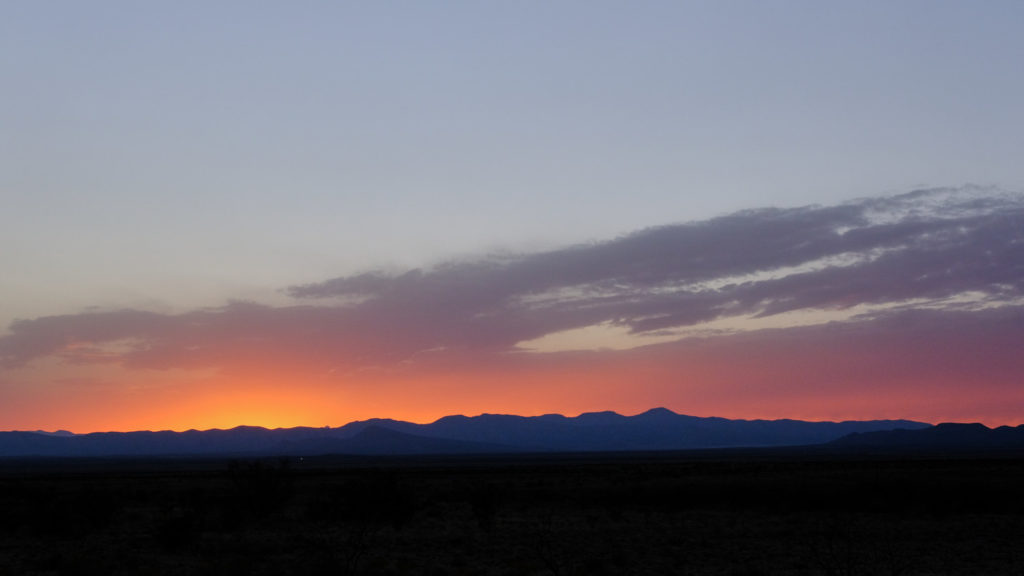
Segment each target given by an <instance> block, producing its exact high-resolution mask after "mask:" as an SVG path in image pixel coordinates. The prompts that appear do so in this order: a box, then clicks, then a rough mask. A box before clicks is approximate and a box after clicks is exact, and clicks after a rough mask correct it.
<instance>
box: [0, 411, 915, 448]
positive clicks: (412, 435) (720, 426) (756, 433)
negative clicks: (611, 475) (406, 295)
mask: <svg viewBox="0 0 1024 576" xmlns="http://www.w3.org/2000/svg"><path fill="white" fill-rule="evenodd" d="M928 428H931V425H930V424H926V423H922V422H914V421H910V420H871V421H845V422H805V421H800V420H729V419H725V418H713V417H712V418H702V417H696V416H687V415H683V414H677V413H675V412H672V411H671V410H668V409H665V408H655V409H652V410H648V411H647V412H644V413H642V414H637V415H635V416H623V415H621V414H617V413H615V412H589V413H584V414H580V415H579V416H576V417H566V416H562V415H559V414H546V415H543V416H529V417H527V416H513V415H503V414H482V415H479V416H472V417H469V416H446V417H444V418H441V419H439V420H437V421H435V422H432V423H430V424H415V423H411V422H403V421H399V420H390V419H379V418H378V419H371V420H363V421H356V422H351V423H349V424H346V425H344V426H340V427H336V428H332V427H324V428H309V427H297V428H277V429H273V430H270V429H266V428H260V427H253V426H239V427H237V428H232V429H229V430H221V429H213V430H203V431H199V430H188V431H185V432H172V431H160V432H152V431H139V432H94V433H90V434H70V433H67V432H64V431H61V432H59V433H46V432H41V431H39V432H0V457H24V456H48V457H97V456H165V455H166V456H170V455H175V456H188V455H216V454H232V455H290V456H300V455H320V454H354V455H392V454H393V455H405V454H485V453H488V454H494V453H514V452H523V453H525V452H591V451H594V452H596V451H636V450H690V449H705V448H730V447H770V446H800V445H813V444H824V443H828V442H833V441H837V440H839V439H840V438H843V437H847V436H849V435H851V434H860V435H861V436H860V437H862V438H873V437H872V436H864V434H871V433H877V432H885V431H893V430H904V431H914V430H923V429H928Z"/></svg>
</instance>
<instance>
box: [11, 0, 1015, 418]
mask: <svg viewBox="0 0 1024 576" xmlns="http://www.w3.org/2000/svg"><path fill="white" fill-rule="evenodd" d="M1021 22H1024V3H1022V2H1019V1H1016V0H1014V1H1006V2H1000V1H998V0H992V1H988V2H983V3H977V2H968V1H962V2H941V1H933V0H929V1H921V2H917V1H910V0H908V1H901V2H891V1H884V2H883V1H878V2H874V1H863V2H819V1H808V2H793V1H778V2H752V1H751V2H740V1H736V2H731V1H726V2H677V1H671V2H647V1H638V2H602V1H566V2H539V1H538V2H532V1H529V2H505V3H488V2H411V1H410V2H397V1H395V2H390V1H382V2H326V1H325V2H317V1H301V0H300V1H295V2H259V1H245V2H242V1H238V2H233V1H224V2H190V1H175V2H142V3H140V2H129V1H123V2H120V1H117V2H115V1H105V0H99V1H95V2H72V1H53V2H36V1H28V0H25V1H21V0H15V1H13V2H6V3H4V4H3V6H2V7H0V88H2V90H0V94H2V95H0V103H2V106H0V200H2V203H0V245H2V249H0V430H37V429H44V430H56V429H67V430H71V431H74V432H91V431H101V430H136V429H174V430H184V429H188V428H200V429H205V428H212V427H221V428H225V427H232V426H236V425H240V424H249V425H261V426H267V427H278V426H297V425H309V426H324V425H331V426H337V425H341V424H344V423H346V422H348V421H351V420H356V419H366V418H371V417H391V418H397V419H405V420H412V421H417V422H428V421H432V420H434V419H436V418H438V417H440V416H444V415H446V414H456V413H461V414H469V415H472V414H479V413H484V412H490V413H515V414H522V415H535V414H543V413H550V412H558V413H562V414H566V415H575V414H579V413H581V412H586V411H593V410H615V411H618V412H620V413H624V414H634V413H637V412H641V411H644V410H646V409H649V408H652V407H655V406H664V407H667V408H670V409H672V410H674V411H676V412H680V413H686V414H692V415H697V416H724V417H730V418H772V419H774V418H799V419H809V420H825V419H828V420H839V419H874V418H912V419H917V420H923V421H928V422H940V421H980V422H984V423H986V424H989V425H1001V424H1020V423H1024V161H1022V151H1024V106H1022V105H1021V102H1024V35H1022V34H1021V33H1020V29H1019V28H1020V23H1021Z"/></svg>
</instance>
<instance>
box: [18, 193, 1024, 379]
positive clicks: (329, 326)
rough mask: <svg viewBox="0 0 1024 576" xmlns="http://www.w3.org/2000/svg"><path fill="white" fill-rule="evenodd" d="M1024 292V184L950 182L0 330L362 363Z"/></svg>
mask: <svg viewBox="0 0 1024 576" xmlns="http://www.w3.org/2000/svg"><path fill="white" fill-rule="evenodd" d="M1022 292H1024V197H1022V196H1021V195H1018V194H1010V193H1001V192H998V191H992V190H981V189H974V188H965V189H939V190H924V191H918V192H913V193H909V194H904V195H900V196H894V197H886V198H868V199H863V200H858V201H855V202H850V203H847V204H843V205H839V206H829V207H818V206H811V207H803V208H793V209H777V208H766V209H758V210H750V211H745V212H739V213H736V214H731V215H728V216H723V217H720V218H715V219H712V220H707V221H703V222H692V223H685V224H675V225H668V226H660V227H656V228H650V229H645V230H640V231H638V232H635V233H633V234H630V235H627V236H624V237H621V238H616V239H612V240H608V241H604V242H596V243H591V244H585V245H578V246H571V247H568V248H564V249H560V250H553V251H546V252H537V253H528V254H515V255H509V254H503V255H487V256H481V257H479V258H476V259H467V260H460V261H451V262H447V263H443V264H441V265H438V266H436V267H433V268H429V269H416V270H409V271H406V272H404V273H398V274H387V273H383V272H369V273H364V274H359V275H351V276H342V277H338V278H334V279H330V280H326V281H324V282H319V283H315V284H306V285H298V286H293V287H290V288H288V289H287V293H288V294H289V295H290V296H292V297H293V298H294V299H295V302H296V304H295V305H292V306H283V307H271V306H264V305H259V304H253V303H244V302H236V303H231V304H228V305H226V306H223V307H219V308H211V309H203V310H195V311H192V312H188V313H184V314H177V315H168V314H158V313H154V312H145V311H138V310H114V311H105V312H88V313H83V314H72V315H64V316H51V317H43V318H36V319H31V320H22V321H18V322H15V323H14V324H12V325H11V327H10V333H9V334H7V335H5V336H3V337H0V359H2V362H3V364H4V365H5V366H7V367H16V366H23V365H25V364H26V363H27V362H30V361H31V360H33V359H35V358H41V357H46V356H58V357H61V358H63V359H64V360H65V361H70V362H89V363H120V364H122V365H124V366H126V367H129V368H152V369H163V368H182V367H197V368H198V367H231V366H236V365H243V364H245V363H247V362H248V363H251V362H254V361H256V360H257V359H259V358H260V357H270V356H273V357H274V358H278V359H280V360H279V361H281V362H285V363H287V364H290V365H296V366H298V365H302V366H306V367H309V368H313V369H328V368H338V367H343V368H345V369H354V368H359V367H364V366H380V365H390V364H397V363H401V362H408V361H410V360H411V359H415V358H417V357H418V356H419V355H422V354H431V353H436V352H438V351H448V352H452V353H456V352H457V353H459V354H464V353H473V352H474V351H476V352H480V353H483V352H487V353H505V352H513V351H515V352H516V353H517V354H522V353H523V352H522V349H520V348H517V345H519V344H521V343H524V342H529V341H531V340H535V339H538V338H541V337H544V336H546V335H551V334H555V333H559V332H563V331H566V330H573V329H581V328H586V327H592V326H599V325H604V326H607V325H612V326H618V327H621V328H622V329H624V330H625V331H628V332H630V333H632V334H635V335H644V334H664V333H665V332H666V331H668V332H669V333H671V332H672V331H678V330H685V329H691V328H694V327H700V326H701V325H703V324H704V323H708V322H711V321H715V320H722V319H729V318H735V319H739V320H740V322H739V323H738V324H737V325H738V326H740V327H742V319H744V318H751V317H760V318H765V317H773V316H782V315H785V314H792V313H798V312H808V311H834V310H861V309H867V310H870V313H871V315H872V318H874V319H875V321H878V320H879V319H880V318H882V317H884V316H886V315H888V314H897V313H904V312H905V311H906V309H907V308H911V309H913V308H924V307H926V308H928V309H929V310H931V311H932V312H942V311H952V310H957V311H959V312H960V313H963V312H964V311H965V310H967V311H970V310H978V311H980V310H983V309H987V308H993V307H1000V306H1011V305H1019V304H1020V303H1021V302H1022V296H1024V294H1022ZM857 307H860V308H857ZM865 307H866V308H865ZM863 319H864V318H863V317H861V320H863Z"/></svg>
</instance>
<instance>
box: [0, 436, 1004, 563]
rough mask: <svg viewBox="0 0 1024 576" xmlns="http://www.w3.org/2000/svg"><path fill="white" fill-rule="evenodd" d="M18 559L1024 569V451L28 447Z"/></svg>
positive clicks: (7, 548) (3, 495)
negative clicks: (103, 457)
mask: <svg viewBox="0 0 1024 576" xmlns="http://www.w3.org/2000/svg"><path fill="white" fill-rule="evenodd" d="M0 574H104V575H106V574H174V575H182V574H210V575H214V574H216V575H222V574H268V575H270V574H273V575H278V574H337V575H345V574H552V575H565V574H594V575H599V574H722V575H736V576H739V575H755V574H827V575H852V574H872V575H874V574H878V575H913V574H979V575H980V574H986V575H989V574H1024V459H1021V458H981V457H978V458H960V459H955V460H944V459H937V458H928V459H907V458H903V459H893V458H888V459H882V460H869V459H858V458H827V457H815V458H805V457H801V456H798V455H793V454H789V455H785V454H781V455H780V453H778V452H764V453H761V452H756V451H755V452H750V453H748V454H741V453H730V454H723V455H721V456H720V457H718V456H715V455H713V454H712V455H708V454H705V455H703V456H695V455H693V454H690V455H687V454H665V455H634V456H629V457H626V456H614V455H604V456H589V457H582V456H578V457H566V458H556V457H537V458H532V459H531V458H523V457H516V458H511V457H510V458H494V459H485V460H474V459H471V458H466V459H462V460H430V459H417V460H400V459H399V460H377V461H366V460H362V461H360V460H345V459H308V458H307V459H305V460H301V461H300V460H291V461H280V460H261V461H253V460H236V461H233V462H230V463H229V462H228V461H227V460H199V461H171V460H160V461H152V462H132V461H108V462H99V461H78V462H75V461H59V462H54V461H35V462H11V461H8V462H2V463H0Z"/></svg>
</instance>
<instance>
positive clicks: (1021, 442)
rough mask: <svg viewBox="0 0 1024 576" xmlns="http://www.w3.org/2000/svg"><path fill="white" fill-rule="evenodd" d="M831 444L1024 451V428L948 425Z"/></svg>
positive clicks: (851, 437)
mask: <svg viewBox="0 0 1024 576" xmlns="http://www.w3.org/2000/svg"><path fill="white" fill-rule="evenodd" d="M830 444H831V445H832V446H837V447H843V448H862V449H872V450H907V449H913V450H918V451H922V450H923V451H943V452H949V451H962V450H970V451H985V450H1024V425H1021V426H1017V427H1010V426H1000V427H999V428H989V427H987V426H985V425H984V424H976V423H975V424H958V423H952V422H947V423H943V424H938V425H936V426H931V427H928V428H921V429H914V430H876V431H871V432H855V433H853V434H849V435H847V436H843V437H842V438H838V439H836V440H833V441H832V442H831V443H830Z"/></svg>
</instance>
